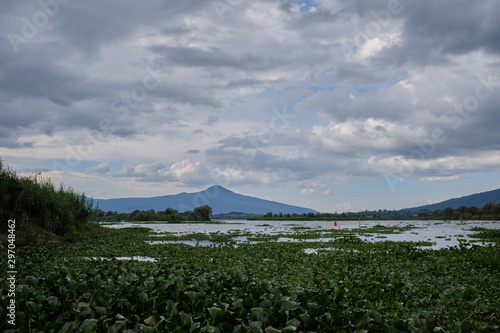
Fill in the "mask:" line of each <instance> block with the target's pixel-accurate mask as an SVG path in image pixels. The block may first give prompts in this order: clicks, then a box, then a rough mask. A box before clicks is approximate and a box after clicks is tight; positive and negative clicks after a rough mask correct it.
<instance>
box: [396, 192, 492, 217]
mask: <svg viewBox="0 0 500 333" xmlns="http://www.w3.org/2000/svg"><path fill="white" fill-rule="evenodd" d="M488 202H492V203H494V204H497V203H500V189H498V190H493V191H488V192H481V193H476V194H472V195H467V196H465V197H461V198H455V199H449V200H446V201H442V202H438V203H435V204H432V205H425V206H419V207H414V208H407V209H403V210H407V211H411V212H419V211H424V210H427V211H431V212H433V211H435V210H443V209H445V208H447V207H451V208H453V209H457V208H458V207H460V206H468V207H470V206H475V207H478V208H483V206H484V205H486V204H487V203H488Z"/></svg>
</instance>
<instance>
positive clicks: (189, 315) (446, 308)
mask: <svg viewBox="0 0 500 333" xmlns="http://www.w3.org/2000/svg"><path fill="white" fill-rule="evenodd" d="M378 229H380V228H378ZM373 231H375V230H371V232H373ZM151 235H152V232H151V231H150V230H148V229H144V228H129V229H120V230H116V229H107V228H104V227H101V226H95V227H93V228H92V229H91V230H89V231H88V232H86V233H78V232H73V233H71V234H69V235H66V236H65V238H64V239H63V242H61V243H60V244H56V245H52V246H46V247H41V246H31V247H21V248H19V249H18V251H16V259H17V262H16V268H17V270H18V275H17V280H16V283H17V285H18V288H17V292H16V304H17V306H18V307H17V309H16V316H17V317H16V323H17V324H18V330H17V331H18V332H42V331H43V332H60V331H61V332H123V331H127V330H131V331H137V332H266V333H270V332H307V331H309V332H366V331H368V332H498V330H499V327H500V326H499V325H500V318H499V313H500V298H499V297H498V295H500V283H499V281H500V274H499V269H500V265H499V260H498V258H500V246H499V245H498V243H496V245H494V246H491V245H490V246H484V247H483V246H476V245H472V246H470V247H469V245H470V244H465V243H463V244H462V245H461V246H460V247H454V248H448V249H442V250H423V249H420V248H419V247H417V246H416V244H414V243H400V242H388V241H384V242H378V243H368V242H364V241H362V240H360V239H359V238H358V237H356V236H355V235H338V237H337V238H336V239H335V240H334V241H332V242H327V243H322V242H307V243H306V242H296V243H295V242H294V243H284V242H283V243H282V242H269V241H268V242H262V243H257V244H250V243H240V244H238V247H234V246H233V244H232V243H230V242H224V243H221V244H220V245H219V246H213V247H201V246H195V247H192V246H188V245H184V244H162V245H150V244H148V243H147V242H146V241H147V240H151V239H152V238H154V237H151ZM477 236H478V237H481V239H483V240H486V241H488V240H490V241H496V242H498V238H497V235H496V234H495V233H494V232H483V231H480V232H479V233H478V235H477ZM306 247H315V248H321V247H325V248H326V247H328V248H335V249H337V250H330V251H320V252H319V253H318V254H306V253H305V252H304V249H305V248H306ZM137 255H141V256H149V257H153V258H157V262H139V261H126V260H116V259H112V260H100V259H98V260H89V259H86V258H92V257H104V258H107V259H109V258H113V257H117V256H137ZM1 256H2V258H1V259H2V260H1V261H0V263H1V264H0V271H2V272H6V271H7V267H6V262H7V261H6V260H5V259H6V253H5V251H2V252H1ZM7 288H8V285H7V281H6V279H2V283H1V290H0V294H1V295H2V296H1V303H0V304H1V307H0V317H2V318H6V305H7V304H6V302H7V298H6V297H5V295H6V291H7ZM6 325H7V323H6V321H5V320H3V321H2V322H0V329H1V330H2V331H3V332H13V331H9V330H8V329H9V327H7V326H6Z"/></svg>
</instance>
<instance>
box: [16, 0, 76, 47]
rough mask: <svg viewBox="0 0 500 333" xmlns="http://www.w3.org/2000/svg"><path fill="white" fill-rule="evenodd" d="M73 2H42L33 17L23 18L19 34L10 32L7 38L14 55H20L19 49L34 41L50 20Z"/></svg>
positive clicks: (62, 0) (55, 0) (39, 2)
mask: <svg viewBox="0 0 500 333" xmlns="http://www.w3.org/2000/svg"><path fill="white" fill-rule="evenodd" d="M70 1H71V0H40V1H38V7H39V8H40V9H39V10H37V11H36V12H34V13H33V15H31V16H29V17H26V16H23V17H21V26H20V29H19V33H15V32H9V33H8V34H7V38H8V39H9V42H10V46H11V47H12V49H13V50H14V53H16V54H17V53H19V47H20V46H21V45H22V44H26V43H28V42H29V41H31V40H33V39H34V38H35V37H36V36H38V34H39V33H40V31H41V30H43V29H44V28H45V27H46V26H47V24H48V23H49V21H50V19H52V18H54V17H55V16H57V15H58V14H59V12H60V10H61V6H63V5H67V4H68V3H69V2H70Z"/></svg>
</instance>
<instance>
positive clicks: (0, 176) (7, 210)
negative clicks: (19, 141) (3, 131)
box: [0, 160, 93, 238]
mask: <svg viewBox="0 0 500 333" xmlns="http://www.w3.org/2000/svg"><path fill="white" fill-rule="evenodd" d="M92 206H93V201H92V200H91V199H90V200H89V199H88V198H87V197H86V196H85V194H79V193H76V192H75V191H74V190H73V189H72V188H69V189H64V188H63V187H62V186H61V187H60V188H59V189H56V187H55V186H54V184H53V183H52V182H51V181H50V179H45V178H43V177H41V175H40V174H34V175H30V176H20V175H18V174H16V172H14V171H12V170H10V169H5V168H4V167H3V165H2V161H1V160H0V225H1V230H0V233H5V232H6V231H7V221H8V220H9V219H15V220H16V229H17V230H18V231H19V232H20V233H22V235H21V236H25V237H28V236H35V235H34V234H35V233H37V232H38V231H37V230H39V229H40V228H41V229H44V230H46V231H48V232H50V233H53V234H56V235H63V234H65V233H68V232H71V231H74V230H81V229H82V228H84V227H85V226H86V225H87V223H88V221H89V219H90V217H91V215H92V213H93V208H92ZM28 238H29V237H28Z"/></svg>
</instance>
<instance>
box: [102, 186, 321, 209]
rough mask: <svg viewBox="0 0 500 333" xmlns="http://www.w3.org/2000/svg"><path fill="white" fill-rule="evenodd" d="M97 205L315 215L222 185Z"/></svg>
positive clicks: (104, 206)
mask: <svg viewBox="0 0 500 333" xmlns="http://www.w3.org/2000/svg"><path fill="white" fill-rule="evenodd" d="M94 202H95V204H96V205H98V206H99V208H100V209H102V210H104V211H106V212H107V211H118V212H119V213H130V212H133V211H134V210H150V209H154V210H155V211H159V210H165V209H167V208H173V209H176V210H178V211H179V212H185V211H188V210H193V209H194V208H196V207H199V206H202V205H209V206H210V207H212V212H213V214H224V213H229V212H242V213H248V214H266V213H268V212H272V213H273V214H275V213H276V214H277V213H283V214H287V213H289V214H292V213H297V214H302V213H311V212H312V213H316V211H315V210H313V209H309V208H304V207H297V206H292V205H287V204H283V203H279V202H275V201H269V200H264V199H259V198H255V197H250V196H247V195H241V194H237V193H234V192H233V191H230V190H228V189H226V188H224V187H222V186H212V187H209V188H207V189H206V190H203V191H201V192H195V193H184V192H183V193H179V194H175V195H165V196H160V197H151V198H117V199H94Z"/></svg>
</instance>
